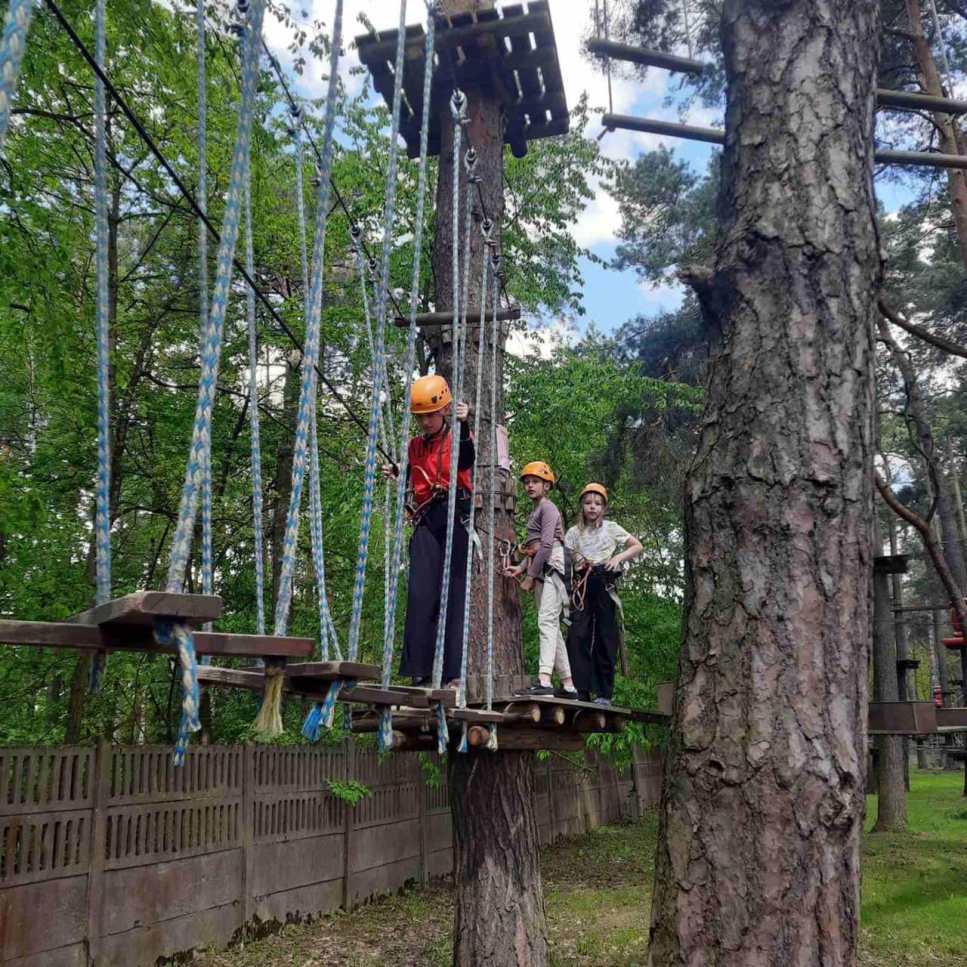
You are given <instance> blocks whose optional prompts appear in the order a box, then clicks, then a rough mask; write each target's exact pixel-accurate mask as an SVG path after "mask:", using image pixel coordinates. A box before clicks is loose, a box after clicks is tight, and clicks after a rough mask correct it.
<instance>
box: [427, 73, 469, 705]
mask: <svg viewBox="0 0 967 967" xmlns="http://www.w3.org/2000/svg"><path fill="white" fill-rule="evenodd" d="M450 112H451V114H452V115H453V119H454V125H453V157H454V159H456V160H455V161H454V165H453V329H452V345H453V372H454V374H457V373H459V372H460V359H459V353H460V182H461V180H462V179H461V177H460V174H461V172H460V164H459V159H460V152H461V146H462V141H463V122H464V121H465V120H466V117H467V99H466V96H465V95H464V94H463V92H462V91H459V90H457V91H454V92H453V97H452V98H451V101H450ZM455 390H456V391H455V392H454V394H453V395H454V397H455V398H459V397H458V393H459V387H455ZM459 435H460V430H459V427H458V425H457V420H456V418H454V420H453V430H452V432H451V437H450V486H449V488H448V490H447V535H446V543H445V545H444V551H443V580H442V583H441V587H440V615H439V618H438V619H437V631H436V648H435V649H434V654H433V686H434V688H440V686H441V684H442V681H443V652H444V645H445V642H446V631H447V607H448V605H449V599H450V568H451V566H452V563H453V530H454V517H455V516H456V508H457V462H458V460H459V456H460V444H459Z"/></svg>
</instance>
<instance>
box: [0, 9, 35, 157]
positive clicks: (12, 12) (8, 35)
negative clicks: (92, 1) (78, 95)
mask: <svg viewBox="0 0 967 967" xmlns="http://www.w3.org/2000/svg"><path fill="white" fill-rule="evenodd" d="M33 15H34V0H10V6H9V8H8V9H7V16H6V18H5V19H4V22H3V39H2V40H0V149H2V148H3V142H4V139H5V138H6V136H7V125H8V124H9V123H10V110H11V107H12V105H13V99H14V95H15V94H16V93H17V80H18V78H19V77H20V66H21V64H23V56H24V48H25V47H26V44H27V31H28V30H29V29H30V20H31V18H32V17H33Z"/></svg>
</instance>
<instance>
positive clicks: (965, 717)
mask: <svg viewBox="0 0 967 967" xmlns="http://www.w3.org/2000/svg"><path fill="white" fill-rule="evenodd" d="M965 731H967V708H959V707H954V708H937V706H936V705H934V703H933V702H871V703H870V717H869V733H870V735H935V734H936V733H938V732H965Z"/></svg>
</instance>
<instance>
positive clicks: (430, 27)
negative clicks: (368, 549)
mask: <svg viewBox="0 0 967 967" xmlns="http://www.w3.org/2000/svg"><path fill="white" fill-rule="evenodd" d="M436 11H437V2H436V0H431V2H430V3H428V4H427V13H428V17H427V29H426V41H425V67H424V71H423V103H424V104H429V103H430V91H431V89H432V85H433V61H434V49H435V45H436ZM430 114H431V112H430V111H424V112H423V121H422V125H421V127H420V162H419V179H418V182H417V188H416V228H415V231H414V237H413V276H412V279H411V282H410V326H409V332H408V334H407V340H406V364H405V369H404V375H405V378H406V380H407V390H406V401H405V404H404V406H403V416H402V420H401V427H400V459H399V462H398V468H399V473H398V476H397V480H396V511H395V513H396V517H395V520H394V523H393V560H392V565H391V567H390V591H389V598H388V600H389V607H388V608H387V610H386V615H385V618H384V627H383V667H382V685H383V688H389V684H390V677H391V675H392V671H393V651H394V643H395V636H396V608H397V602H398V600H399V586H400V562H401V558H402V552H403V519H404V517H403V510H404V507H405V504H406V478H407V472H408V468H409V456H410V453H409V437H410V426H411V424H412V420H413V417H412V414H411V413H410V386H409V381H410V377H411V375H412V373H413V370H414V367H415V366H416V312H417V308H418V305H419V297H420V275H421V273H420V269H421V267H422V255H423V217H424V209H425V205H426V187H427V154H428V150H427V148H428V144H429V137H430ZM392 740H393V722H392V713H391V712H390V710H389V709H388V708H385V709H383V711H382V713H381V714H380V730H379V749H380V751H381V752H386V751H388V750H389V749H390V748H391V747H392Z"/></svg>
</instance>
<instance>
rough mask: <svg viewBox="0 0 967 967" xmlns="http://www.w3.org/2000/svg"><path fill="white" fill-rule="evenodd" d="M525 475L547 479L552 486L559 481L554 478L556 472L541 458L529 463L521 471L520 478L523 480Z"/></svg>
mask: <svg viewBox="0 0 967 967" xmlns="http://www.w3.org/2000/svg"><path fill="white" fill-rule="evenodd" d="M524 477H540V479H541V480H546V481H547V482H548V483H549V484H550V485H551V486H552V487H553V486H554V484H556V483H557V481H556V480H555V479H554V472H553V471H552V470H551V468H550V467H549V466H548V465H547V464H546V463H544V462H543V461H541V460H532V461H531V462H530V463H529V464H527V466H526V467H524V469H523V470H521V472H520V479H521V480H523V479H524Z"/></svg>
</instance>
